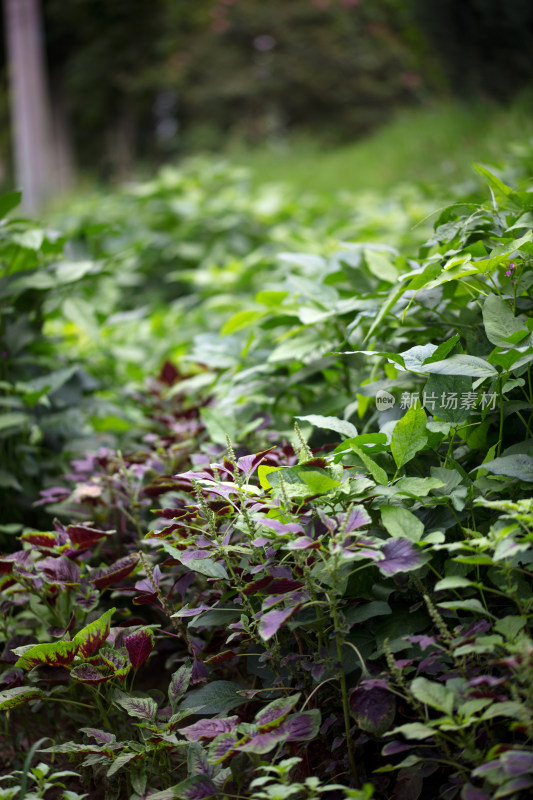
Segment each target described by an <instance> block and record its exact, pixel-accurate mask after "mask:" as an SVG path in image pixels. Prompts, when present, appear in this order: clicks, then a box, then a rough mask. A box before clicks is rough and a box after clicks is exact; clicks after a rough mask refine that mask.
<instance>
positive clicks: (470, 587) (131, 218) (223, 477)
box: [0, 147, 533, 800]
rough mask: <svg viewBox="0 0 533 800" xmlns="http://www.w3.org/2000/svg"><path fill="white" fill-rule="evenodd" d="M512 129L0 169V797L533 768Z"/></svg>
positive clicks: (387, 793) (483, 790)
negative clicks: (32, 211) (431, 156)
mask: <svg viewBox="0 0 533 800" xmlns="http://www.w3.org/2000/svg"><path fill="white" fill-rule="evenodd" d="M531 158H532V154H531V150H530V149H529V148H528V147H523V148H522V149H521V150H520V151H519V152H518V151H517V155H516V157H515V160H514V162H513V163H512V164H509V165H508V166H507V167H506V169H505V170H504V171H502V172H499V173H498V175H496V174H494V173H493V172H492V171H489V170H487V169H486V168H484V167H477V175H478V177H479V178H480V180H479V181H478V182H477V183H474V182H472V183H470V184H468V185H464V186H463V187H462V188H460V189H456V190H454V191H453V192H452V190H451V189H447V190H444V189H443V190H441V192H440V196H439V197H437V196H436V195H435V194H434V193H432V192H430V191H429V190H428V189H420V188H417V187H416V186H414V185H409V186H403V187H401V188H399V189H397V190H394V191H392V190H391V191H389V192H387V194H386V195H383V196H375V195H374V196H369V195H360V196H357V195H348V194H346V195H342V196H339V197H337V198H336V200H335V202H332V201H331V200H330V199H328V198H324V197H320V196H312V195H308V196H302V195H301V194H300V193H298V192H295V191H292V190H289V189H283V188H279V189H276V188H273V187H270V188H269V187H266V188H258V189H254V188H252V187H251V186H250V184H249V183H248V181H247V178H246V175H245V174H244V173H242V172H240V171H235V170H233V169H230V168H228V167H226V166H223V165H218V164H214V163H212V162H209V161H195V162H189V163H188V164H187V165H185V166H184V167H183V168H181V169H179V170H176V169H170V168H167V169H165V170H163V171H162V172H161V173H159V175H158V176H157V177H156V178H154V179H153V180H151V181H149V182H145V183H140V184H136V185H133V186H130V187H126V188H124V189H123V190H121V191H119V192H116V193H115V194H112V195H107V196H95V197H93V198H92V199H87V200H84V201H83V202H81V201H80V202H78V203H73V204H72V205H71V207H70V208H69V213H68V216H66V215H65V216H64V217H63V219H61V220H60V221H58V223H57V227H58V228H59V230H60V231H61V233H58V232H57V231H53V230H51V229H49V228H48V227H40V226H38V225H36V224H35V223H30V222H28V221H24V220H21V219H18V218H16V217H15V216H14V215H13V209H14V208H15V207H16V203H17V199H18V198H17V196H16V195H15V194H12V195H9V196H4V198H3V200H2V203H3V205H2V212H3V216H6V214H8V213H9V212H11V214H10V215H9V217H8V218H7V219H6V220H5V221H4V223H3V225H2V227H1V229H0V230H1V239H0V255H1V264H2V278H1V281H2V283H1V290H2V291H1V298H2V299H1V306H0V310H1V318H0V319H1V329H0V336H1V353H0V355H1V359H0V369H1V370H2V373H1V375H0V379H1V383H0V391H1V401H2V406H3V408H2V413H1V414H0V437H1V438H0V445H1V447H2V472H1V473H0V486H1V490H2V527H1V535H2V537H3V539H2V545H3V553H4V554H3V556H2V557H1V558H0V572H1V589H2V600H1V603H2V605H1V610H2V617H1V625H2V632H3V638H4V646H3V651H2V653H1V659H2V661H3V665H2V672H1V673H0V681H1V691H0V708H1V709H2V711H3V716H4V722H3V725H4V747H3V755H2V758H4V759H5V763H4V765H3V767H4V769H3V771H4V772H5V773H6V774H5V775H4V776H3V777H2V778H1V779H0V786H1V788H0V797H2V798H6V799H7V798H17V797H26V798H31V797H52V796H57V797H64V798H65V800H75V798H77V797H80V796H82V797H83V796H84V795H85V796H87V795H88V796H89V797H94V798H96V797H102V796H105V797H107V798H117V799H120V800H123V799H124V800H125V799H126V798H131V800H140V799H141V798H151V800H172V798H186V800H202V799H203V798H208V797H220V798H245V797H246V798H253V799H254V800H277V798H280V800H282V798H285V797H295V798H307V799H308V800H312V799H314V798H318V797H319V796H321V795H324V794H325V793H326V794H327V795H329V796H330V797H332V798H333V797H351V798H354V800H365V798H371V797H374V798H379V799H380V800H381V799H383V800H384V799H385V798H387V800H389V799H390V798H395V800H401V799H402V798H418V797H424V798H430V797H439V798H443V799H444V800H453V799H454V798H461V800H487V799H488V798H491V797H507V798H511V800H512V799H513V798H516V800H519V799H521V798H526V797H527V796H529V793H530V790H531V786H533V698H532V696H531V677H532V671H533V660H532V653H533V641H532V638H531V612H532V602H533V595H532V591H531V569H532V568H531V563H532V561H533V550H532V548H531V540H532V537H533V505H532V500H531V497H530V493H531V483H533V452H532V450H533V447H532V440H533V437H532V431H531V426H532V420H533V415H532V410H533V384H532V377H531V363H532V361H533V323H532V318H531V307H532V300H531V287H532V285H533V224H532V223H533V200H532V198H533V192H532V182H531V179H530V178H529V175H528V168H529V165H530V164H531ZM443 194H444V195H446V194H447V195H448V196H447V199H446V200H445V202H443V197H442V195H443ZM437 206H439V208H437ZM143 381H144V383H143ZM67 458H70V464H69V465H67V464H66V463H65V461H66V459H67ZM39 491H40V495H39ZM14 761H15V762H16V763H15V766H16V767H18V769H19V771H18V772H11V771H10V770H11V769H12V766H13V762H14ZM65 787H68V788H65ZM47 792H48V793H47Z"/></svg>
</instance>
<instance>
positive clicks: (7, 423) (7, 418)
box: [0, 411, 29, 431]
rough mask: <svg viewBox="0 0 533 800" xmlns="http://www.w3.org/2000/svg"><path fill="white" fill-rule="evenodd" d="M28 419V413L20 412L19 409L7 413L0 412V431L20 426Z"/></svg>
mask: <svg viewBox="0 0 533 800" xmlns="http://www.w3.org/2000/svg"><path fill="white" fill-rule="evenodd" d="M28 420H29V417H28V415H27V414H21V413H20V412H19V411H10V412H8V413H7V414H0V431H5V430H8V429H9V428H20V427H22V425H25V424H26V422H28Z"/></svg>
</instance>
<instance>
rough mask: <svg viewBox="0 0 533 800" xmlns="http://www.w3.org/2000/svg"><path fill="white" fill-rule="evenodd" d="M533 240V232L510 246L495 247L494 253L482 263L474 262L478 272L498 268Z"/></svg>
mask: <svg viewBox="0 0 533 800" xmlns="http://www.w3.org/2000/svg"><path fill="white" fill-rule="evenodd" d="M532 238H533V231H528V232H527V233H526V234H525V235H524V236H522V237H521V238H520V239H514V240H512V241H511V242H509V243H508V244H502V245H499V246H498V247H495V248H494V250H492V252H491V253H490V255H489V257H488V258H484V259H482V260H481V261H474V265H475V266H476V267H477V269H478V270H481V271H482V272H486V271H487V270H488V269H490V268H491V267H496V266H497V265H498V264H499V263H500V262H501V261H502V260H503V259H505V258H507V257H508V256H510V255H512V254H513V253H514V252H515V251H516V250H519V249H520V248H521V247H522V246H523V245H524V244H527V242H530V241H531V239H532Z"/></svg>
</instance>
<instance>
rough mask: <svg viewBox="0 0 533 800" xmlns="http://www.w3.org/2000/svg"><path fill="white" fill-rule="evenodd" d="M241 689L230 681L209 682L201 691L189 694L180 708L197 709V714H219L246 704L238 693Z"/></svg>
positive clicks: (244, 699) (197, 690)
mask: <svg viewBox="0 0 533 800" xmlns="http://www.w3.org/2000/svg"><path fill="white" fill-rule="evenodd" d="M241 690H242V687H241V686H240V685H239V684H238V683H232V682H231V681H211V683H208V684H207V685H206V686H202V688H201V689H195V690H194V691H192V692H189V693H188V695H187V697H186V698H185V700H183V702H182V703H181V706H180V708H197V709H198V714H220V713H221V712H225V711H230V710H231V709H232V708H237V706H242V705H244V703H248V702H249V700H248V699H247V698H246V697H242V695H240V694H239V692H240V691H241Z"/></svg>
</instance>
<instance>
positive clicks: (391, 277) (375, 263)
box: [364, 249, 398, 283]
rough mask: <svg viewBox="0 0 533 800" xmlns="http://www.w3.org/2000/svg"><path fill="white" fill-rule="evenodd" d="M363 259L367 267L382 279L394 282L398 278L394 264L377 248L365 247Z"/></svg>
mask: <svg viewBox="0 0 533 800" xmlns="http://www.w3.org/2000/svg"><path fill="white" fill-rule="evenodd" d="M364 254H365V261H366V264H367V266H368V269H369V270H370V272H371V273H372V275H375V276H376V278H379V279H380V280H382V281H388V283H396V281H397V280H398V271H397V269H396V267H395V266H394V264H393V263H392V262H391V261H390V259H389V258H387V256H386V255H384V254H383V253H380V252H379V251H377V250H370V249H365V251H364Z"/></svg>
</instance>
